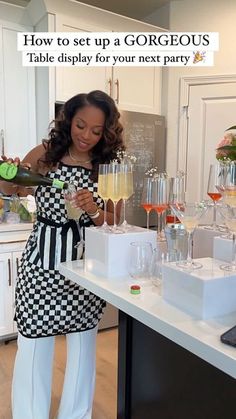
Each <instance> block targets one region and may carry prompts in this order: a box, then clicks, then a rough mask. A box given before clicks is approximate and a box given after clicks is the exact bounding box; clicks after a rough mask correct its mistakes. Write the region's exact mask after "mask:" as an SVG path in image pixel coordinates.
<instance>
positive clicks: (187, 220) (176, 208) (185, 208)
mask: <svg viewBox="0 0 236 419" xmlns="http://www.w3.org/2000/svg"><path fill="white" fill-rule="evenodd" d="M171 208H172V210H173V212H174V214H175V215H176V217H178V218H179V220H180V221H181V223H182V224H183V225H184V228H185V230H186V231H187V235H188V255H187V260H183V261H180V262H178V263H177V264H178V266H180V267H182V268H184V269H199V268H201V267H202V265H201V263H198V262H195V261H193V259H192V240H193V232H194V230H195V228H196V227H197V225H198V224H199V220H200V218H201V217H202V215H203V214H204V213H205V212H206V210H207V206H206V205H205V204H204V203H203V202H200V203H196V202H195V203H183V204H181V205H179V204H173V205H171Z"/></svg>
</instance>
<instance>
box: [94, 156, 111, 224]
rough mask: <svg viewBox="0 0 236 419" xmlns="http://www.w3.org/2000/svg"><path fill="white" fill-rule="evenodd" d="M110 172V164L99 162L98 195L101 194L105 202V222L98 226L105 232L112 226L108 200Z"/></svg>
mask: <svg viewBox="0 0 236 419" xmlns="http://www.w3.org/2000/svg"><path fill="white" fill-rule="evenodd" d="M108 174H109V164H107V163H105V164H99V168H98V195H100V196H101V197H102V199H103V202H104V220H103V224H102V225H101V226H100V227H97V228H98V229H99V230H103V231H104V232H109V231H110V227H109V225H108V224H107V201H108V199H109V196H108Z"/></svg>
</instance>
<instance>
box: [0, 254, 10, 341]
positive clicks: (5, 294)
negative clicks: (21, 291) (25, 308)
mask: <svg viewBox="0 0 236 419" xmlns="http://www.w3.org/2000/svg"><path fill="white" fill-rule="evenodd" d="M12 279H13V278H12V254H11V253H10V252H9V253H1V254H0V336H4V335H7V334H9V333H12V332H13V304H12V287H13V286H12Z"/></svg>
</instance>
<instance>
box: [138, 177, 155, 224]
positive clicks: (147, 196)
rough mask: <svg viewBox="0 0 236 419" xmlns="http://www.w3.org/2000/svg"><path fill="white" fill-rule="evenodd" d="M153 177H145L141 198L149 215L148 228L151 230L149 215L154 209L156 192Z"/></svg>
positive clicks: (143, 206)
mask: <svg viewBox="0 0 236 419" xmlns="http://www.w3.org/2000/svg"><path fill="white" fill-rule="evenodd" d="M153 180H154V179H153V178H152V177H149V176H147V177H144V179H143V190H142V196H141V207H142V208H143V209H145V211H146V215H147V228H149V214H150V212H151V210H152V209H153V191H154V190H155V183H154V181H153Z"/></svg>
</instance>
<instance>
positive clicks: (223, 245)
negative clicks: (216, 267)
mask: <svg viewBox="0 0 236 419" xmlns="http://www.w3.org/2000/svg"><path fill="white" fill-rule="evenodd" d="M232 254H233V241H232V239H230V238H229V239H227V238H223V237H215V238H214V247H213V257H214V258H215V259H219V260H224V261H225V262H231V261H232Z"/></svg>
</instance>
